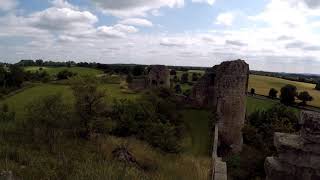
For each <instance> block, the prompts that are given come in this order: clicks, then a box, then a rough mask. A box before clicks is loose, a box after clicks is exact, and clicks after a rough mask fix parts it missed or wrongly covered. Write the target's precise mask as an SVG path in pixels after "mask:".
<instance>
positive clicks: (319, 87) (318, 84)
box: [315, 81, 320, 90]
mask: <svg viewBox="0 0 320 180" xmlns="http://www.w3.org/2000/svg"><path fill="white" fill-rule="evenodd" d="M315 89H316V90H320V81H318V83H317V85H316V88H315Z"/></svg>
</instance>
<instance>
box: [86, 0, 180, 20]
mask: <svg viewBox="0 0 320 180" xmlns="http://www.w3.org/2000/svg"><path fill="white" fill-rule="evenodd" d="M91 1H92V2H93V3H94V4H96V5H97V6H98V7H99V8H101V10H102V11H103V12H105V13H108V14H112V15H114V16H120V17H130V16H145V15H146V13H147V12H149V11H152V10H155V9H159V8H161V7H170V8H174V7H183V6H184V0H134V1H133V0H116V1H114V0H91Z"/></svg>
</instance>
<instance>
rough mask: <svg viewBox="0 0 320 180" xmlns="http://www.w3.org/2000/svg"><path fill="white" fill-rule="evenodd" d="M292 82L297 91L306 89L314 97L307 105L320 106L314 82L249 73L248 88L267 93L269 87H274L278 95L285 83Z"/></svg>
mask: <svg viewBox="0 0 320 180" xmlns="http://www.w3.org/2000/svg"><path fill="white" fill-rule="evenodd" d="M287 84H292V85H294V86H296V87H297V89H298V92H301V91H308V92H309V94H310V95H311V96H312V97H313V98H314V100H313V101H311V102H308V104H309V105H313V106H317V107H320V91H317V90H315V89H314V88H315V86H316V85H315V84H310V83H303V82H297V81H289V80H285V79H280V78H274V77H268V76H259V75H250V78H249V88H248V90H249V91H250V89H251V88H254V89H255V90H256V93H257V94H261V95H268V94H269V90H270V88H275V89H277V90H278V96H279V95H280V89H281V88H282V87H283V86H285V85H287Z"/></svg>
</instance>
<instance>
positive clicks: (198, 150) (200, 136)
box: [181, 109, 211, 156]
mask: <svg viewBox="0 0 320 180" xmlns="http://www.w3.org/2000/svg"><path fill="white" fill-rule="evenodd" d="M181 113H182V114H183V120H184V121H185V123H186V126H187V131H188V134H189V135H190V137H189V138H190V145H189V146H187V148H186V149H187V152H190V153H191V154H193V155H196V156H208V154H209V149H208V148H209V118H210V114H211V113H210V111H209V110H196V109H186V110H183V111H182V112H181Z"/></svg>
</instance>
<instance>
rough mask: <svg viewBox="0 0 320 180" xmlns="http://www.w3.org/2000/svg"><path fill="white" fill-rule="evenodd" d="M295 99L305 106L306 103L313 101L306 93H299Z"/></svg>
mask: <svg viewBox="0 0 320 180" xmlns="http://www.w3.org/2000/svg"><path fill="white" fill-rule="evenodd" d="M297 98H298V99H299V100H301V101H302V105H306V104H307V101H312V100H313V97H312V96H310V94H309V93H308V91H303V92H300V93H299V95H298V96H297Z"/></svg>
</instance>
